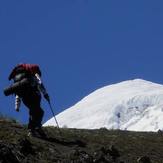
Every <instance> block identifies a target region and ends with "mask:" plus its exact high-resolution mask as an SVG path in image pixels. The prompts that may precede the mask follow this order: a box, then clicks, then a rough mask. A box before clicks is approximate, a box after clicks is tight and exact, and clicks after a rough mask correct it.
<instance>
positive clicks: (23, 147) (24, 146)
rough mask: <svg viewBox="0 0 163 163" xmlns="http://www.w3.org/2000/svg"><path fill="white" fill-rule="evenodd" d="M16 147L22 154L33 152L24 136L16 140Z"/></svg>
mask: <svg viewBox="0 0 163 163" xmlns="http://www.w3.org/2000/svg"><path fill="white" fill-rule="evenodd" d="M18 147H19V150H20V152H21V153H22V154H23V155H28V154H35V152H34V150H33V148H32V144H31V142H30V141H29V140H28V139H26V138H24V139H20V140H19V141H18Z"/></svg>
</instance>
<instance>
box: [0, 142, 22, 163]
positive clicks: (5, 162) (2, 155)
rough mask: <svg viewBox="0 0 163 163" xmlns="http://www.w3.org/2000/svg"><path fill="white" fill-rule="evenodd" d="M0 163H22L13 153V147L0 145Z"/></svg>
mask: <svg viewBox="0 0 163 163" xmlns="http://www.w3.org/2000/svg"><path fill="white" fill-rule="evenodd" d="M0 162H1V163H10V162H12V163H19V162H20V161H19V160H18V158H17V157H16V155H15V154H14V152H13V146H12V145H7V144H3V143H0Z"/></svg>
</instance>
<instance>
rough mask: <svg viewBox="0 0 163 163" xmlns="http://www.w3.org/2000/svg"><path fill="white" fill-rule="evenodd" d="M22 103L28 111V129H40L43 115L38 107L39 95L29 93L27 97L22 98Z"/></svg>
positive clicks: (37, 93) (32, 92)
mask: <svg viewBox="0 0 163 163" xmlns="http://www.w3.org/2000/svg"><path fill="white" fill-rule="evenodd" d="M22 101H23V103H24V104H25V106H27V107H28V109H29V123H28V129H31V130H34V129H35V128H40V127H41V126H42V124H41V122H42V118H43V115H44V111H43V110H42V108H41V106H40V103H41V94H40V93H39V92H34V91H31V92H30V93H29V94H28V95H25V96H23V97H22Z"/></svg>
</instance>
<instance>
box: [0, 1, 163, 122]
mask: <svg viewBox="0 0 163 163" xmlns="http://www.w3.org/2000/svg"><path fill="white" fill-rule="evenodd" d="M0 56H1V59H0V75H1V82H0V89H1V93H0V98H1V102H0V108H1V113H2V114H5V115H7V116H10V117H13V118H16V119H17V120H18V121H20V122H23V123H26V122H27V120H28V114H27V109H26V108H25V107H24V106H23V105H22V107H21V112H20V113H17V112H15V111H14V97H13V96H11V97H4V95H3V88H4V87H6V86H8V85H9V84H11V83H10V82H9V81H8V80H7V78H8V75H9V73H10V71H11V69H12V68H13V67H14V66H15V65H16V64H17V63H19V62H27V63H37V64H39V65H40V67H41V69H42V73H43V77H42V80H43V81H44V84H45V86H46V88H47V90H48V92H49V95H50V96H51V100H52V104H53V106H54V110H55V113H56V114H57V113H59V112H61V111H63V110H64V109H66V108H68V107H70V106H72V105H73V104H75V103H76V102H78V101H79V100H80V99H82V98H83V97H84V96H86V95H88V94H89V93H91V92H92V91H94V90H96V89H98V88H100V87H102V86H105V85H108V84H112V83H117V82H120V81H123V80H128V79H134V78H143V79H145V80H150V81H153V82H157V83H161V84H162V83H163V75H162V69H163V64H162V61H163V1H161V0H157V1H153V0H144V1H142V0H137V1H131V0H123V1H122V0H116V1H115V0H102V1H101V0H48V1H45V0H28V1H26V0H14V1H13V0H5V1H0ZM42 105H43V107H44V111H45V116H44V121H46V120H48V119H49V118H50V117H51V116H52V115H51V112H50V109H49V108H48V105H47V103H46V101H45V100H43V101H42Z"/></svg>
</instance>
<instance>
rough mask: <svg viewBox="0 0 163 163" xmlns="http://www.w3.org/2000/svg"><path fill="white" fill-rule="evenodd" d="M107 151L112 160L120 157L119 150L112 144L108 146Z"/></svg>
mask: <svg viewBox="0 0 163 163" xmlns="http://www.w3.org/2000/svg"><path fill="white" fill-rule="evenodd" d="M108 153H109V154H110V156H111V157H112V159H113V161H116V160H117V159H118V158H119V157H120V153H119V151H118V150H117V149H116V148H115V146H114V145H112V146H111V147H110V149H109V150H108Z"/></svg>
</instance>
